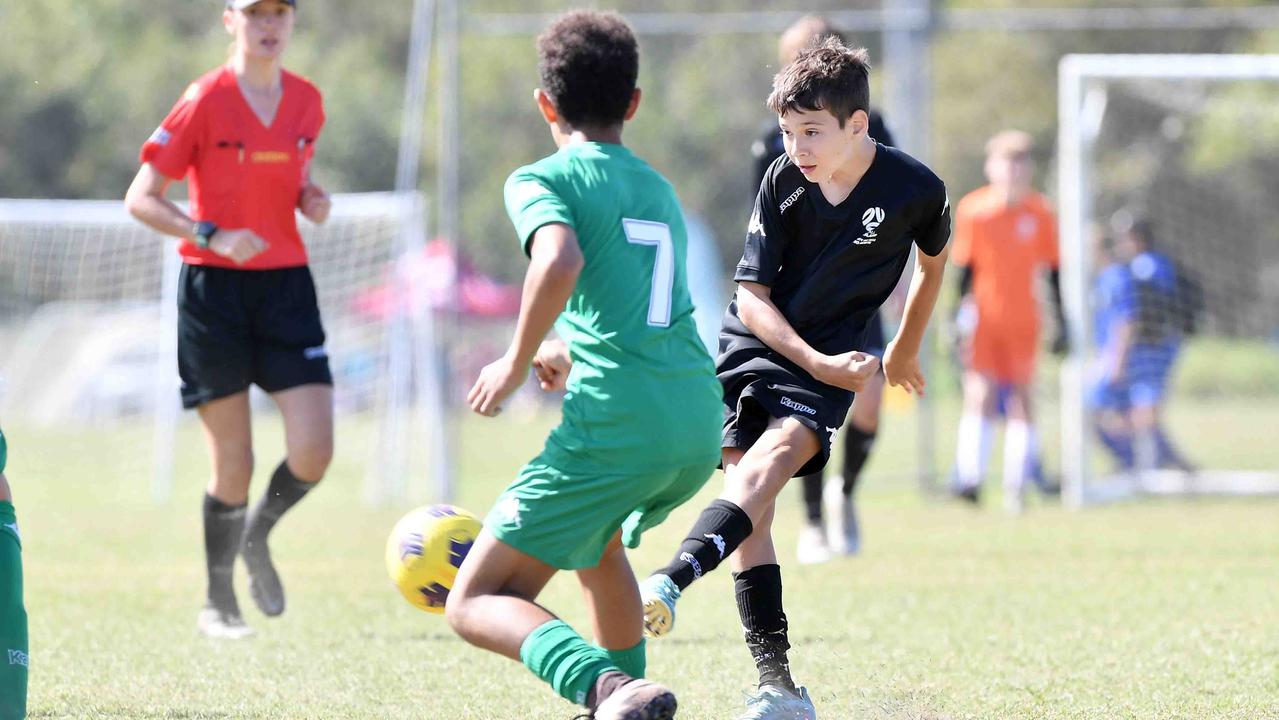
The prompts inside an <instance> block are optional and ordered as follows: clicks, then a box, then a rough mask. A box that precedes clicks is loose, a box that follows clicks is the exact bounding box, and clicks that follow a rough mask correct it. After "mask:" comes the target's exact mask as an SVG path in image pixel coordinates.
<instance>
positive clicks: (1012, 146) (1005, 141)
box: [986, 130, 1035, 157]
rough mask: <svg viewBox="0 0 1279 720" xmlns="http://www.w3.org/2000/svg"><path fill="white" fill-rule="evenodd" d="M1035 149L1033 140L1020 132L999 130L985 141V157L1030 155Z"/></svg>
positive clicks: (1025, 133)
mask: <svg viewBox="0 0 1279 720" xmlns="http://www.w3.org/2000/svg"><path fill="white" fill-rule="evenodd" d="M1034 149H1035V139H1034V138H1032V137H1031V136H1030V133H1028V132H1025V131H1022V130H1001V131H999V132H998V133H995V136H994V137H992V138H991V139H990V140H988V141H986V157H1007V156H1010V155H1012V156H1016V155H1030V153H1031V152H1032V151H1033V150H1034Z"/></svg>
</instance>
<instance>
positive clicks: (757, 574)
mask: <svg viewBox="0 0 1279 720" xmlns="http://www.w3.org/2000/svg"><path fill="white" fill-rule="evenodd" d="M733 585H734V587H735V589H736V591H737V613H738V615H739V616H740V617H741V620H742V628H744V629H745V631H746V647H747V648H749V649H750V651H751V657H752V658H754V660H755V668H756V669H757V670H758V671H759V684H760V685H761V686H763V685H775V686H780V687H783V688H785V689H786V690H788V691H790V692H791V693H796V692H797V691H796V689H795V681H794V680H793V679H792V678H791V674H790V661H789V660H788V659H787V658H786V651H788V650H790V640H789V639H788V637H787V630H788V625H787V623H786V613H785V612H784V611H783V610H782V569H781V567H780V566H778V565H757V566H755V567H753V568H750V569H748V570H743V571H742V572H739V573H734V574H733Z"/></svg>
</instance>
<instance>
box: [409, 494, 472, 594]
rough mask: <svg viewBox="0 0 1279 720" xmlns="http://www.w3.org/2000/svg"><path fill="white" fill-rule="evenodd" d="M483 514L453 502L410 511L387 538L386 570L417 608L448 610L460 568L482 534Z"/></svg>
mask: <svg viewBox="0 0 1279 720" xmlns="http://www.w3.org/2000/svg"><path fill="white" fill-rule="evenodd" d="M480 527H481V524H480V521H479V518H477V517H475V516H474V515H472V514H470V513H469V512H467V511H465V510H463V509H461V508H456V507H453V506H452V505H428V506H426V507H421V508H418V509H417V510H414V511H413V512H411V513H409V514H408V515H405V516H404V517H403V518H401V519H400V521H399V522H398V523H396V524H395V529H393V530H391V536H390V537H389V538H387V540H386V572H387V574H389V575H390V576H391V582H394V583H395V586H396V587H397V588H399V589H400V594H401V595H403V596H404V599H406V600H408V601H409V602H410V603H412V605H413V606H414V607H417V608H421V609H422V610H425V611H427V612H429V613H437V614H438V613H442V612H444V601H445V600H447V599H448V596H449V589H450V588H452V587H453V581H455V580H456V579H457V571H458V568H460V567H462V560H463V559H465V558H466V554H467V553H468V552H470V550H471V545H473V544H474V543H475V538H476V537H477V536H478V535H479V534H480Z"/></svg>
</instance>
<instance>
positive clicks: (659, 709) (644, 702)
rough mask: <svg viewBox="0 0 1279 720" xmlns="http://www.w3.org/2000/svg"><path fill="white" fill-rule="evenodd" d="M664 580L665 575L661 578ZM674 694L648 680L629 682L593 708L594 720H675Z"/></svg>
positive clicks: (675, 704)
mask: <svg viewBox="0 0 1279 720" xmlns="http://www.w3.org/2000/svg"><path fill="white" fill-rule="evenodd" d="M663 577H665V576H663ZM677 705H678V703H677V702H676V701H675V693H673V692H671V691H670V690H668V689H666V688H664V687H662V686H661V685H658V684H657V683H655V682H652V681H650V680H639V679H636V680H632V681H630V682H628V683H626V684H625V685H623V686H621V687H620V688H618V689H616V690H614V691H613V694H612V695H609V696H608V697H607V698H605V699H604V702H602V703H600V705H599V707H597V708H595V712H594V714H593V715H592V717H593V718H594V720H670V719H671V718H673V717H675V708H676V706H677Z"/></svg>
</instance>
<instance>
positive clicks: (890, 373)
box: [884, 340, 924, 395]
mask: <svg viewBox="0 0 1279 720" xmlns="http://www.w3.org/2000/svg"><path fill="white" fill-rule="evenodd" d="M884 379H886V380H887V381H888V384H889V385H892V386H893V387H898V386H901V387H903V388H905V389H906V392H909V393H915V394H916V395H923V394H924V374H923V373H922V372H920V370H919V353H907V352H898V350H897V341H895V340H894V341H893V342H890V343H888V348H887V349H886V350H885V351H884Z"/></svg>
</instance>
